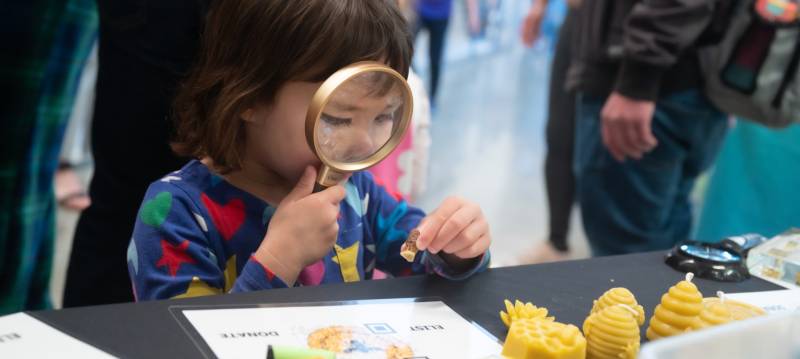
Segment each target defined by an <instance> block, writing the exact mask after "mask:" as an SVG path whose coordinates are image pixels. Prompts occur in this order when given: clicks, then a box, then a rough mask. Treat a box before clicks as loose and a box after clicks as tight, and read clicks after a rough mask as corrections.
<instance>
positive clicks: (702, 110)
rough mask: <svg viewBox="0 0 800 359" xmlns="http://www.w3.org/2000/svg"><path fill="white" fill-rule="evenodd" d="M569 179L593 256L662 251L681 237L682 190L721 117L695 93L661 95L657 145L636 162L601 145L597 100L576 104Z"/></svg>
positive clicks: (711, 146)
mask: <svg viewBox="0 0 800 359" xmlns="http://www.w3.org/2000/svg"><path fill="white" fill-rule="evenodd" d="M578 102H579V106H578V113H577V118H578V120H577V123H576V137H575V141H576V142H575V174H576V179H577V188H578V197H579V203H580V208H581V212H582V214H583V222H584V228H585V230H586V234H587V237H588V238H589V243H590V245H591V247H592V251H593V253H594V255H611V254H623V253H633V252H642V251H650V250H660V249H667V248H669V247H671V246H673V245H674V244H675V243H676V242H678V241H680V240H684V239H687V236H688V233H689V231H690V229H691V228H690V227H691V208H690V205H689V198H688V196H689V192H690V191H691V188H692V186H693V184H694V180H695V179H696V178H697V176H698V175H699V174H700V172H701V171H702V170H704V169H705V168H707V167H708V166H709V165H710V163H711V162H712V161H713V158H714V156H715V155H716V153H717V151H718V149H719V145H720V143H721V141H722V138H723V136H724V133H725V129H726V127H727V121H726V118H725V115H724V114H722V113H720V112H719V111H717V110H716V109H714V108H713V107H712V106H711V105H710V104H709V103H708V101H707V100H705V98H704V97H703V96H702V95H701V94H700V93H699V92H698V91H686V92H681V93H677V94H673V95H669V96H666V97H665V98H662V99H660V100H659V101H658V102H657V105H656V111H655V115H654V118H653V124H652V128H653V133H654V135H655V137H656V138H657V139H658V146H657V147H656V148H655V149H654V150H653V151H652V152H650V153H648V154H646V155H645V156H644V157H643V158H642V159H641V160H638V161H636V160H628V161H625V162H623V163H620V162H617V161H615V160H614V159H613V158H612V157H611V155H610V154H609V153H608V151H607V149H606V148H605V146H604V145H603V143H602V139H601V135H600V126H601V123H600V111H601V110H602V106H603V105H604V103H605V98H598V97H587V96H582V97H580V98H579V100H578Z"/></svg>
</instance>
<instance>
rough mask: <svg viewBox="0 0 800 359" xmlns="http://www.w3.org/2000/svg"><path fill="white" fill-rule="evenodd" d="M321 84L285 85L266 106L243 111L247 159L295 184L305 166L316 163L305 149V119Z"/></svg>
mask: <svg viewBox="0 0 800 359" xmlns="http://www.w3.org/2000/svg"><path fill="white" fill-rule="evenodd" d="M320 85H321V83H310V82H288V83H286V84H285V85H284V86H283V87H281V89H280V90H279V91H278V93H277V94H276V96H275V102H274V103H273V104H272V105H270V106H257V107H254V108H252V109H250V110H248V111H246V112H245V114H244V117H245V120H246V121H245V123H246V127H247V130H246V133H247V135H246V136H247V140H246V141H247V142H246V148H247V150H246V151H247V156H248V157H249V158H252V159H254V160H255V161H256V162H258V164H260V165H261V166H264V167H266V168H268V169H269V170H271V171H274V172H276V173H277V174H278V175H279V176H281V177H282V178H283V179H285V180H287V181H289V182H291V183H295V182H297V180H298V179H299V178H300V176H301V175H302V174H303V170H304V169H305V168H306V167H307V166H309V165H310V166H314V167H319V165H320V161H319V159H317V157H316V156H315V155H314V153H313V152H311V149H309V148H308V144H307V143H306V137H305V118H306V112H307V110H308V106H309V104H310V103H311V97H312V96H313V95H314V92H315V91H316V90H317V89H318V88H319V86H320Z"/></svg>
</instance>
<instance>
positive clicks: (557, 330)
mask: <svg viewBox="0 0 800 359" xmlns="http://www.w3.org/2000/svg"><path fill="white" fill-rule="evenodd" d="M503 356H504V357H506V358H509V359H584V358H585V357H586V339H585V338H584V337H583V335H581V332H580V330H578V327H576V326H574V325H570V324H563V323H558V322H554V321H550V320H542V319H532V318H518V319H516V320H514V322H513V323H512V324H511V328H510V329H509V330H508V336H507V337H506V342H505V344H503Z"/></svg>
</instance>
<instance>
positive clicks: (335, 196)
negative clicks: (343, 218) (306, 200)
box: [314, 185, 347, 208]
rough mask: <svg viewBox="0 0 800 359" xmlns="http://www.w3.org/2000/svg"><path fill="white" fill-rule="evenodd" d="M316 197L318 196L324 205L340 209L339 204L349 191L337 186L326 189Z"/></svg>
mask: <svg viewBox="0 0 800 359" xmlns="http://www.w3.org/2000/svg"><path fill="white" fill-rule="evenodd" d="M314 195H315V196H318V198H319V199H320V201H321V202H322V203H330V204H332V205H334V206H336V207H337V208H338V207H339V203H340V202H342V200H343V199H344V197H345V196H346V195H347V191H346V190H345V189H344V187H343V186H341V185H336V186H333V187H329V188H326V189H325V190H323V191H322V192H318V193H315V194H314Z"/></svg>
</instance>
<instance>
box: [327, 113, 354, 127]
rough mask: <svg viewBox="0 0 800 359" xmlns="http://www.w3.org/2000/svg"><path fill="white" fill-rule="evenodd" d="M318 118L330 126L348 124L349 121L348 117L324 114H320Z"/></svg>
mask: <svg viewBox="0 0 800 359" xmlns="http://www.w3.org/2000/svg"><path fill="white" fill-rule="evenodd" d="M320 119H322V121H325V123H327V124H328V125H331V126H350V122H351V121H350V119H349V118H338V117H333V116H330V115H325V114H323V115H322V116H320Z"/></svg>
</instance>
